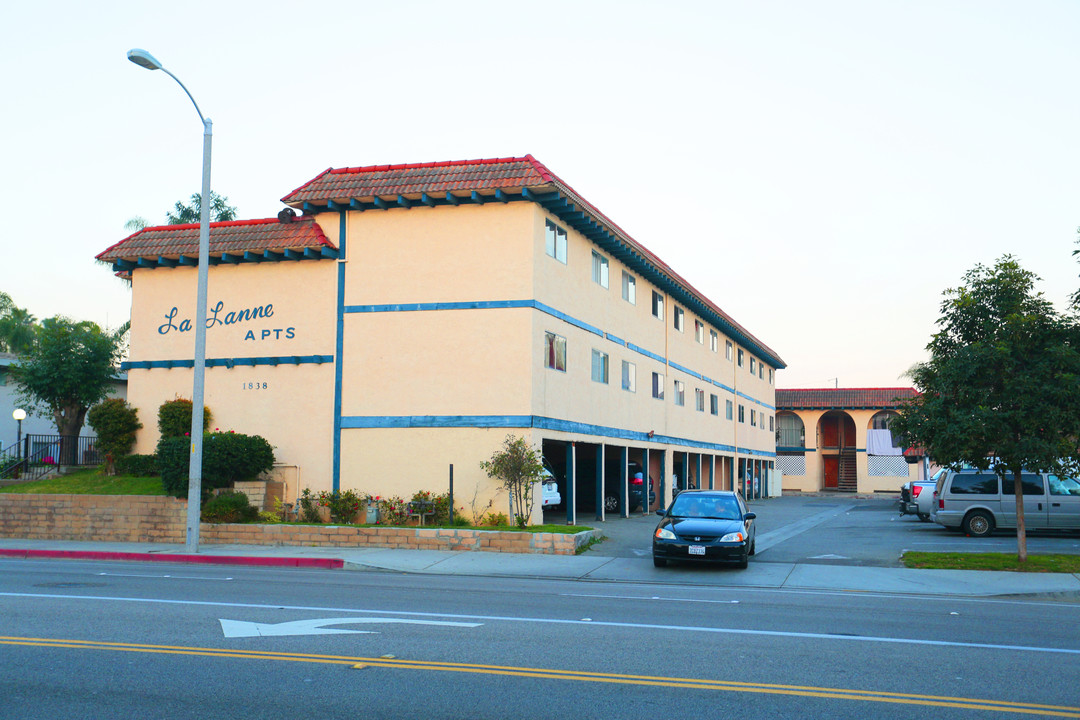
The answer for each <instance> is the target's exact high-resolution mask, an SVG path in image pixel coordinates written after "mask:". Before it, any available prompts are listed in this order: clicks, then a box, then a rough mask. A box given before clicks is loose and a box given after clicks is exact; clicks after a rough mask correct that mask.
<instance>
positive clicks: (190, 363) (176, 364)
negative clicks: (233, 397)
mask: <svg viewBox="0 0 1080 720" xmlns="http://www.w3.org/2000/svg"><path fill="white" fill-rule="evenodd" d="M332 362H334V356H333V355H278V356H274V357H239V358H207V359H206V367H227V368H231V367H235V366H237V365H239V366H241V367H244V366H247V367H254V366H256V365H269V366H271V367H274V366H277V365H310V364H313V363H314V364H316V365H322V364H323V363H332ZM193 367H195V361H194V360H186V359H181V360H125V361H124V362H122V363H120V369H121V370H157V369H161V368H165V369H168V368H193Z"/></svg>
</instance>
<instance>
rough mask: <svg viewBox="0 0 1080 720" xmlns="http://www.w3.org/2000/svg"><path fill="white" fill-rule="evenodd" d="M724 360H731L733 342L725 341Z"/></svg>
mask: <svg viewBox="0 0 1080 720" xmlns="http://www.w3.org/2000/svg"><path fill="white" fill-rule="evenodd" d="M724 359H725V360H731V341H730V340H725V341H724Z"/></svg>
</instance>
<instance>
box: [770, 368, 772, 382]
mask: <svg viewBox="0 0 1080 720" xmlns="http://www.w3.org/2000/svg"><path fill="white" fill-rule="evenodd" d="M769 384H770V385H772V368H769Z"/></svg>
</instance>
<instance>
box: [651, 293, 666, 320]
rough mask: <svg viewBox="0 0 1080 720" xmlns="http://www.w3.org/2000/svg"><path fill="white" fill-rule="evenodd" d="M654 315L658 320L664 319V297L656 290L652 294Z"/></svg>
mask: <svg viewBox="0 0 1080 720" xmlns="http://www.w3.org/2000/svg"><path fill="white" fill-rule="evenodd" d="M652 314H653V317H654V318H656V319H658V320H663V319H664V296H663V295H661V294H660V293H658V292H656V291H655V290H653V294H652Z"/></svg>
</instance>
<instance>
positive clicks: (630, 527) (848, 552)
mask: <svg viewBox="0 0 1080 720" xmlns="http://www.w3.org/2000/svg"><path fill="white" fill-rule="evenodd" d="M750 509H751V510H753V511H754V512H755V513H757V516H758V517H757V520H755V522H756V523H757V555H756V556H755V558H754V560H753V562H757V563H791V564H818V565H841V566H862V567H880V568H899V567H902V563H901V562H900V557H901V555H902V554H903V553H904V551H906V550H924V551H929V552H1004V553H1009V552H1014V551H1015V550H1016V534H1015V532H1014V531H1000V532H997V533H995V534H994V535H993V536H992V537H989V538H972V537H966V536H964V535H961V534H959V533H954V532H950V531H948V530H946V529H945V528H943V527H941V526H940V525H936V524H934V523H924V522H920V521H919V519H918V518H917V517H915V516H912V515H905V516H900V514H899V512H898V510H897V507H896V498H893V497H888V496H881V497H869V498H867V497H856V496H851V495H789V496H784V497H779V498H768V499H763V500H755V501H752V502H751V503H750ZM658 520H659V518H658V517H657V516H656V515H655V514H653V515H646V516H642V515H640V514H638V515H634V516H632V517H630V518H612V519H608V520H607V521H606V522H597V521H596V520H595V519H593V518H588V519H582V520H581V524H582V525H588V526H590V527H594V528H597V529H599V530H601V531H602V532H603V533H604V535H605V536H606V539H605V540H604V542H602V543H600V544H598V545H594V546H593V547H592V548H590V549H589V551H588V554H589V555H596V556H600V557H612V558H649V557H651V556H652V531H653V528H655V527H656V523H657V522H658ZM1027 544H1028V552H1029V553H1031V554H1040V553H1063V554H1080V534H1078V533H1071V534H1065V533H1051V532H1034V533H1032V532H1029V533H1028V538H1027Z"/></svg>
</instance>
